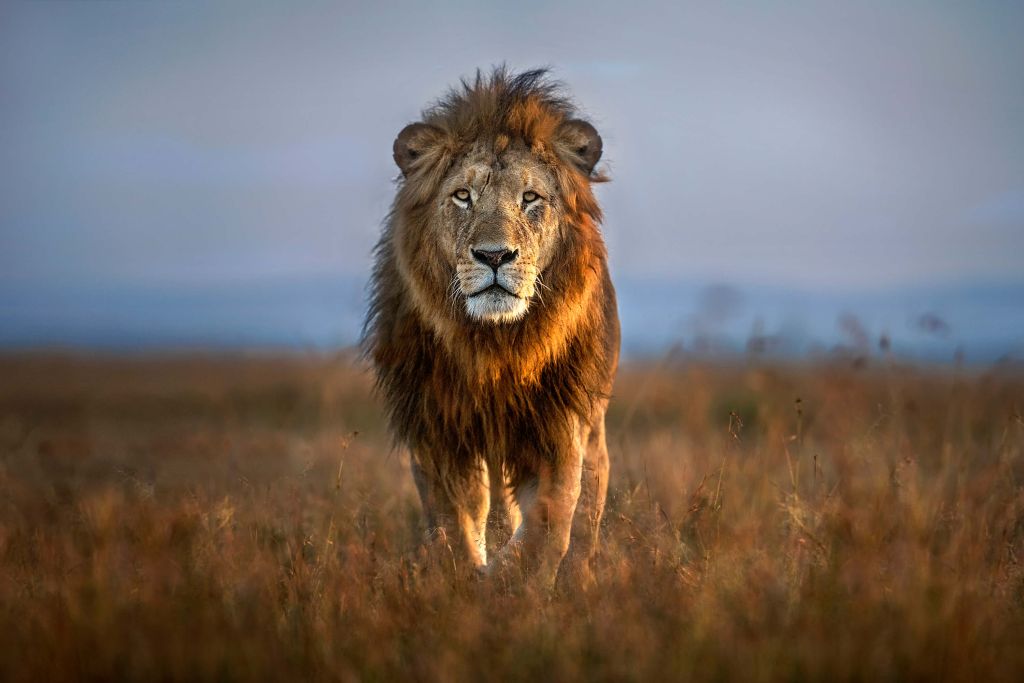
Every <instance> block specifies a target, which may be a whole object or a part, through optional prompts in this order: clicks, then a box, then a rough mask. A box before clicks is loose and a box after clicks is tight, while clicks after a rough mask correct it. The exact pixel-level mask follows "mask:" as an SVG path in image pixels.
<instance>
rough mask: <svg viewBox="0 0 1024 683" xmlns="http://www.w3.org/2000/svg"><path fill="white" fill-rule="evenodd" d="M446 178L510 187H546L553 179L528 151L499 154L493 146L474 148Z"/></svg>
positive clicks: (478, 186) (461, 181)
mask: <svg viewBox="0 0 1024 683" xmlns="http://www.w3.org/2000/svg"><path fill="white" fill-rule="evenodd" d="M450 178H451V180H452V182H453V183H456V184H465V185H468V186H470V187H473V188H476V189H480V188H482V187H484V186H494V187H497V188H502V189H510V190H517V189H518V188H521V187H530V186H538V185H539V186H543V187H550V186H552V185H553V181H554V178H553V177H552V176H551V173H550V171H549V170H548V169H547V167H546V166H545V165H544V163H543V162H542V161H540V160H539V159H537V158H536V157H535V156H534V155H533V154H531V153H530V152H529V151H527V150H525V149H516V148H511V149H508V150H505V151H504V152H502V153H500V154H498V153H495V152H494V150H493V149H483V148H475V149H474V150H472V151H471V152H470V153H468V154H466V155H465V156H464V157H463V158H462V160H461V163H459V164H457V165H456V168H455V169H454V170H453V172H452V173H451V174H450Z"/></svg>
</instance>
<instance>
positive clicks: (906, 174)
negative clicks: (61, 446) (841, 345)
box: [0, 1, 1024, 341]
mask: <svg viewBox="0 0 1024 683" xmlns="http://www.w3.org/2000/svg"><path fill="white" fill-rule="evenodd" d="M1022 30H1024V8H1022V6H1021V5H1020V4H1019V3H942V2H906V3H847V4H845V5H840V4H837V3H800V2H793V3H785V4H782V3H778V4H774V5H772V6H769V5H767V4H763V5H758V4H755V3H707V4H703V3H702V4H699V5H697V4H694V5H691V4H687V3H676V4H671V5H670V4H668V3H665V4H660V3H659V4H645V3H642V2H633V3H593V2H578V3H559V4H557V5H552V4H551V3H536V2H521V3H514V4H512V3H479V2H477V3H468V2H441V3H430V4H429V6H428V3H404V4H399V3H374V4H370V3H367V4H365V5H357V4H351V3H308V2H292V3H273V4H269V3H267V4H265V3H223V2H220V3H191V2H146V3H121V2H110V3H93V2H88V3H82V2H59V1H57V2H21V3H5V4H3V5H2V6H0V287H3V288H5V289H6V293H5V294H4V293H0V294H4V296H3V297H0V300H2V301H7V302H8V303H7V304H6V305H7V308H6V309H0V312H2V311H3V310H6V311H7V318H8V322H7V323H6V326H7V327H8V332H9V331H10V328H11V327H14V326H17V325H19V324H21V322H24V321H23V318H17V319H15V316H14V314H15V313H17V312H18V311H21V313H18V315H22V314H23V313H24V310H25V308H26V307H33V311H34V313H33V315H34V316H35V317H36V318H40V317H41V318H46V317H47V316H48V315H50V314H52V315H53V316H59V315H61V314H60V313H59V310H58V309H59V307H57V306H54V307H52V310H48V309H47V308H46V307H47V305H48V304H47V302H48V301H50V302H52V301H54V300H55V299H54V298H53V297H58V298H59V295H61V293H63V294H67V295H69V296H70V295H71V294H73V293H75V292H82V291H93V290H95V291H97V292H98V291H103V292H107V294H104V295H103V296H105V297H107V300H105V301H104V302H103V303H104V305H105V306H107V307H114V308H116V306H117V303H116V301H113V300H112V299H111V297H114V299H116V295H114V294H110V292H115V293H116V292H126V291H129V290H136V291H174V290H175V288H179V287H193V288H194V287H200V288H205V289H204V291H210V292H216V291H217V290H218V288H231V287H238V286H242V285H245V284H247V283H255V284H264V285H265V284H266V283H271V282H277V281H288V282H294V281H296V280H310V281H313V280H316V279H317V278H330V277H336V278H339V281H341V280H344V281H345V282H349V281H351V282H358V281H360V279H361V278H362V277H364V276H365V274H366V272H367V270H368V267H369V263H370V250H371V248H372V244H373V242H374V240H375V238H376V235H377V232H378V230H379V225H380V221H381V218H382V217H383V216H384V214H385V213H386V211H387V208H388V204H389V201H390V197H391V195H392V193H393V189H394V188H393V180H394V177H395V175H396V171H395V169H394V167H393V165H392V162H391V158H390V157H391V155H390V149H391V143H392V140H393V138H394V136H395V134H396V133H397V131H398V130H400V129H401V127H402V126H403V125H404V124H406V123H408V122H409V121H412V120H414V119H415V118H416V117H417V113H418V111H419V110H420V109H421V108H422V107H423V106H424V105H426V104H427V103H429V101H430V100H431V99H433V98H435V97H437V96H438V95H439V94H440V93H441V92H442V91H443V89H444V88H445V87H447V86H448V85H449V84H451V83H453V82H454V81H456V79H457V78H458V77H460V76H463V75H466V74H470V73H472V71H473V70H474V69H475V68H476V67H478V66H482V67H487V66H488V65H491V64H495V63H499V62H507V63H508V64H510V65H511V66H513V67H530V66H536V65H550V66H552V67H553V68H554V72H555V75H556V77H558V78H560V79H562V80H564V81H565V82H566V83H567V84H568V85H569V87H570V89H571V90H572V92H573V94H574V95H575V96H576V99H577V100H578V101H579V102H580V103H581V105H582V107H583V109H584V111H585V112H586V113H587V114H588V115H590V116H591V118H592V119H593V120H594V121H595V123H596V125H597V127H598V128H599V130H600V131H601V133H602V135H603V137H604V140H605V162H606V164H607V167H608V169H609V171H610V173H611V176H612V178H613V182H612V183H610V184H608V185H605V186H602V187H601V188H600V191H599V194H600V198H601V200H602V202H603V203H604V206H605V207H606V226H605V230H606V236H607V240H608V243H609V248H610V251H611V254H612V264H613V270H614V273H615V275H616V277H617V278H621V279H622V281H623V282H626V283H628V282H632V281H643V280H647V279H652V278H653V279H657V280H658V281H664V282H670V283H671V282H674V281H679V282H686V283H709V284H713V283H732V284H735V285H736V286H739V287H747V288H753V289H755V290H756V289H757V288H759V287H774V288H781V290H780V291H792V292H798V291H803V292H807V291H813V292H821V291H832V292H836V293H837V296H839V295H843V296H845V295H846V294H848V293H858V292H863V293H875V294H874V295H877V294H878V293H879V292H882V293H884V292H885V291H890V290H891V291H896V290H903V289H906V288H917V289H918V290H919V289H920V288H928V287H934V288H936V291H940V290H941V291H953V290H950V289H949V288H950V287H953V288H954V289H955V288H956V287H958V286H963V287H965V288H967V287H971V286H975V285H978V284H979V283H980V284H984V285H985V286H990V285H999V286H1002V285H1006V286H1016V285H1017V284H1019V283H1021V282H1022V281H1024V127H1022V126H1021V125H1020V122H1021V121H1024V80H1022V78H1021V75H1022V73H1024V41H1022V40H1021V39H1020V35H1021V31H1022ZM46 292H49V293H50V294H46ZM25 293H34V294H33V296H34V298H32V297H29V298H31V302H27V301H28V299H25V298H24V296H23V295H25ZM47 296H50V298H49V299H47V298H46V297H47ZM97 296H99V295H97ZM72 298H73V297H72ZM65 300H68V298H67V297H65ZM19 301H20V302H21V303H20V304H19V305H18V306H14V303H11V302H15V303H17V302H19ZM33 302H34V303H33ZM938 304H939V305H940V306H941V304H942V301H938ZM152 305H153V306H159V301H157V300H154V301H153V303H152ZM143 308H145V306H143ZM60 310H63V309H60ZM869 314H870V311H867V312H865V315H869ZM907 314H908V315H912V314H914V312H911V311H908V313H907ZM181 315H184V316H186V317H187V316H188V312H187V310H186V311H185V312H183V313H182V314H181ZM1021 316H1024V314H1021ZM1018 319H1019V320H1021V321H1024V317H1019V318H1014V319H1013V320H1014V321H1016V320H1018ZM51 322H52V321H51ZM185 323H187V320H186V321H185ZM26 324H27V323H26ZM139 324H140V325H144V324H145V320H142V321H140V322H139ZM197 324H198V323H197ZM4 325H5V323H4V322H3V321H0V326H4ZM185 327H187V325H185ZM314 327H315V325H314ZM57 329H59V325H57ZM1006 334H1007V339H1008V340H1010V341H1012V339H1011V338H1013V337H1014V334H1015V333H1013V332H1012V331H1007V333H1006ZM7 336H8V337H9V336H10V335H9V334H8V335H7ZM57 336H59V335H57ZM240 338H244V335H241V337H240Z"/></svg>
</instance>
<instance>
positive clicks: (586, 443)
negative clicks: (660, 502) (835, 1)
mask: <svg viewBox="0 0 1024 683" xmlns="http://www.w3.org/2000/svg"><path fill="white" fill-rule="evenodd" d="M601 152H602V140H601V136H600V135H599V134H598V132H597V130H596V129H595V128H594V126H593V125H591V124H590V123H588V122H587V121H585V120H583V119H581V118H579V117H578V114H577V112H576V110H575V108H574V106H573V105H572V103H571V102H570V100H569V99H568V98H567V97H566V96H565V95H564V94H563V90H562V88H561V86H560V85H559V84H557V83H554V82H552V81H551V80H550V79H549V78H548V75H547V72H546V71H545V70H542V69H538V70H531V71H526V72H523V73H520V74H518V75H515V74H512V73H510V72H509V71H507V70H506V69H505V68H504V67H499V68H496V69H494V70H493V72H492V73H490V74H488V75H484V74H481V72H480V71H477V74H476V78H475V80H472V81H467V80H462V81H461V87H457V88H454V89H452V90H450V91H449V92H448V94H447V95H446V96H445V97H444V98H442V99H441V100H440V101H438V102H437V103H436V104H435V105H433V106H431V107H430V108H428V109H426V110H425V111H424V112H423V113H422V120H421V121H419V122H416V123H412V124H410V125H408V126H406V127H405V128H404V129H403V130H402V131H401V132H400V133H399V134H398V137H397V138H396V139H395V142H394V148H393V154H394V160H395V163H396V164H397V165H398V168H399V170H400V171H401V176H400V178H399V184H398V189H397V193H396V197H395V200H394V204H393V206H392V209H391V212H390V214H389V216H388V218H387V220H386V222H385V225H384V228H383V231H382V234H381V237H380V240H379V242H378V244H377V246H376V249H375V252H374V253H375V265H374V270H373V274H372V277H371V282H370V287H369V292H370V305H369V311H368V314H367V319H366V324H365V328H364V334H363V346H364V352H365V353H366V355H367V356H368V357H369V359H370V361H371V363H372V365H373V367H374V369H375V373H376V383H377V387H378V390H379V393H380V394H381V396H382V397H383V401H384V404H385V407H386V412H387V416H388V422H389V426H390V429H391V431H392V433H393V435H394V436H395V438H396V441H397V442H398V443H399V444H402V445H404V446H407V447H408V450H409V451H410V454H411V467H412V475H413V479H414V481H415V484H416V487H417V490H418V492H419V495H420V498H421V501H422V504H423V510H424V513H425V518H426V524H427V527H428V532H429V533H430V534H432V535H434V536H435V537H438V536H441V537H443V538H445V539H447V542H448V545H449V546H450V547H451V548H452V552H453V553H455V554H456V556H457V558H458V559H459V561H461V562H462V563H463V566H467V567H471V568H473V569H476V570H478V571H480V572H483V573H487V572H488V571H490V570H493V568H494V567H513V566H514V567H518V568H519V570H521V571H523V572H525V573H526V575H527V576H535V577H537V578H538V579H539V580H540V581H541V582H544V583H547V584H549V585H553V584H554V582H555V579H556V578H557V576H558V575H559V571H560V568H561V571H563V572H565V571H571V572H572V573H573V575H575V576H578V577H580V578H581V579H583V580H585V581H592V573H591V564H592V559H593V557H594V556H595V553H596V552H597V548H598V533H599V527H600V523H601V517H602V515H603V512H604V505H605V498H606V495H607V490H608V472H609V462H608V448H607V442H606V437H605V412H606V410H607V407H608V400H609V397H610V393H611V389H612V383H613V379H614V376H615V372H616V369H617V366H618V360H619V319H618V309H617V305H616V299H615V290H614V288H613V286H612V282H611V278H610V276H609V271H608V263H607V254H606V250H605V245H604V241H603V239H602V237H601V233H600V231H599V229H598V225H599V223H600V221H601V218H602V216H601V209H600V207H599V206H598V203H597V201H596V199H595V197H594V194H593V191H592V187H591V186H592V184H594V183H597V182H601V181H604V180H606V178H605V177H604V176H603V175H602V174H600V173H599V172H597V171H595V166H596V164H597V162H598V160H599V159H600V158H601ZM492 499H493V500H494V502H495V503H496V507H497V506H500V507H501V508H503V509H504V512H505V515H506V517H507V519H508V521H509V523H510V525H511V527H512V529H514V534H513V535H512V537H511V539H510V540H509V542H508V543H506V544H505V546H504V547H503V548H502V549H501V551H500V553H499V554H498V556H497V557H496V558H495V560H494V561H493V562H492V563H491V564H488V554H487V519H488V512H489V509H490V506H491V502H492ZM566 557H568V560H567V561H566V562H564V563H563V559H564V558H566Z"/></svg>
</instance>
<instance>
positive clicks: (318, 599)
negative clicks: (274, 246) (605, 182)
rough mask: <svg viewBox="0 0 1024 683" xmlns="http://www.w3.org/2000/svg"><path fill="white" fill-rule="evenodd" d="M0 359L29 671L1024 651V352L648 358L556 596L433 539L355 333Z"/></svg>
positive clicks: (149, 674) (636, 668)
mask: <svg viewBox="0 0 1024 683" xmlns="http://www.w3.org/2000/svg"><path fill="white" fill-rule="evenodd" d="M0 377H2V380H0V634H2V635H0V679H3V680H13V681H18V680H24V681H41V680H66V679H147V680H148V679H187V680H201V679H220V680H236V679H276V680H303V679H342V680H357V679H358V680H363V679H371V680H392V679H416V680H453V679H484V678H494V677H500V678H505V679H519V680H548V679H555V680H558V679H580V678H588V679H615V680H619V679H656V680H657V679H664V678H683V679H687V678H691V679H733V680H744V681H757V680H778V679H790V680H792V679H812V680H814V679H817V680H820V679H836V678H841V679H866V680H877V679H918V680H939V679H946V680H964V679H972V680H997V679H1002V680H1020V678H1021V676H1022V675H1024V647H1022V645H1024V565H1022V561H1024V487H1022V483H1024V424H1022V420H1021V410H1022V409H1024V380H1022V379H1021V378H1019V377H1017V378H1015V377H1011V376H1009V375H1007V374H1003V375H1000V374H968V373H966V372H963V373H960V374H957V373H954V372H953V371H942V372H939V371H931V372H925V371H923V370H913V369H908V368H898V367H873V366H871V365H869V366H868V367H867V368H861V369H855V368H852V367H847V366H841V365H838V364H836V365H816V366H813V367H811V366H793V367H783V366H774V367H765V366H757V365H755V364H750V365H744V364H742V363H741V364H740V365H738V366H731V367H725V366H723V367H716V366H713V365H710V364H701V363H696V362H684V361H665V362H664V363H662V364H659V365H656V366H655V365H652V366H634V367H627V368H626V369H624V370H623V371H622V373H621V374H620V379H619V383H618V385H617V388H616V397H615V400H614V403H613V408H612V412H611V413H610V416H609V419H610V436H611V443H610V446H611V448H612V467H613V481H612V487H611V493H610V505H609V513H608V517H607V520H606V524H605V528H604V532H603V538H604V549H603V552H602V554H601V556H600V558H599V563H598V567H597V575H598V578H599V586H600V587H599V590H597V591H594V592H591V593H589V594H585V595H584V594H565V593H556V594H555V595H550V596H548V595H535V594H531V593H528V592H523V591H520V590H511V589H506V588H502V587H495V586H489V585H487V584H480V583H475V582H467V581H459V580H457V579H456V578H455V577H454V576H453V575H452V572H451V571H450V566H447V565H445V564H444V563H441V562H439V561H436V560H435V559H434V558H435V557H436V554H434V553H431V552H428V551H427V550H426V549H423V548H421V547H420V546H419V539H420V531H419V526H418V525H419V504H418V502H417V499H416V496H415V492H414V489H413V486H412V483H411V480H410V478H409V476H408V474H407V471H406V462H405V460H406V457H405V456H404V455H403V454H402V453H399V452H390V451H389V448H388V445H387V439H386V436H385V435H384V433H383V428H382V424H381V421H380V414H379V410H378V408H377V405H376V404H375V402H374V401H373V400H372V398H371V397H370V392H369V382H368V380H367V377H366V376H365V375H364V374H361V373H360V372H359V371H357V370H355V369H353V365H352V363H351V361H350V359H349V358H348V357H345V356H340V357H334V358H322V357H321V358H316V357H312V358H293V359H281V358H276V359H275V358H259V357H250V358H219V359H218V358H205V359H204V358H164V359H153V358H149V359H141V358H137V359H111V358H108V359H97V358H93V359H81V358H79V359H75V358H60V357H54V356H49V357H44V356H33V357H20V358H7V359H4V360H0ZM797 398H799V399H800V401H799V402H797ZM353 432H358V435H356V436H353V435H352V434H353Z"/></svg>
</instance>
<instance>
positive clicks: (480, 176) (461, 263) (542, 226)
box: [432, 145, 560, 323]
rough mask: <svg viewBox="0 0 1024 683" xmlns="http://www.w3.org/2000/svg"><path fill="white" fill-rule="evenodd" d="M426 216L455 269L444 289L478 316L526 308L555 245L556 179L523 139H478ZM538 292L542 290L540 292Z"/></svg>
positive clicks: (516, 313) (491, 318)
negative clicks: (501, 143)
mask: <svg viewBox="0 0 1024 683" xmlns="http://www.w3.org/2000/svg"><path fill="white" fill-rule="evenodd" d="M435 211H436V214H435V216H434V220H433V221H432V223H433V224H434V227H435V229H436V231H437V233H438V234H437V240H438V242H439V244H440V247H441V250H442V253H443V254H445V255H446V256H447V258H449V259H450V265H451V266H452V268H453V270H454V273H455V276H454V279H453V281H452V283H451V291H450V295H451V296H452V297H453V298H455V299H456V300H457V301H459V302H461V303H462V305H464V306H465V310H466V313H467V314H468V315H469V316H470V317H471V318H474V319H476V320H480V321H484V322H490V323H504V322H513V321H515V320H518V319H519V318H522V317H523V316H524V315H526V313H527V311H528V310H529V307H530V301H531V300H532V299H533V297H534V295H535V294H537V290H538V288H542V287H544V284H543V281H542V280H541V273H542V272H543V271H544V269H545V268H546V267H547V266H548V264H549V263H550V261H551V256H552V254H553V253H554V252H556V251H557V249H558V244H557V242H558V239H559V234H560V233H559V230H558V227H559V211H560V202H559V198H558V192H557V185H556V183H555V179H554V177H553V176H552V174H551V172H550V171H549V170H548V169H547V168H546V167H545V166H544V165H543V164H542V163H540V162H539V161H538V160H537V159H536V158H535V157H534V156H533V155H532V154H531V153H530V152H529V150H527V149H526V148H525V146H522V145H519V146H513V147H510V148H509V149H507V150H505V151H503V152H502V153H501V154H500V155H498V154H495V153H494V152H493V151H491V150H489V149H487V148H485V147H482V146H481V147H479V148H477V149H475V150H473V151H472V152H471V153H469V154H467V155H466V156H465V157H464V158H463V159H462V160H461V161H460V162H459V163H456V164H455V166H454V167H453V169H452V170H451V171H450V172H449V174H448V175H447V177H446V178H445V181H444V182H443V183H442V184H441V186H440V191H439V193H438V197H437V199H436V208H435ZM540 296H541V297H543V292H541V293H540Z"/></svg>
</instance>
